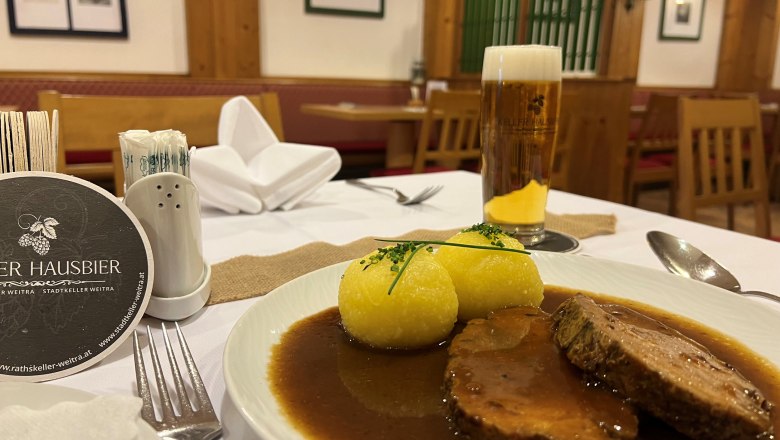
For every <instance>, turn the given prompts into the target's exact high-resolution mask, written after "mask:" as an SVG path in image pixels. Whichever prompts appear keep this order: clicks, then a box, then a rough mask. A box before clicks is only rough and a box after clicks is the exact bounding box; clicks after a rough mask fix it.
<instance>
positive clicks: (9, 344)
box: [0, 172, 154, 382]
mask: <svg viewBox="0 0 780 440" xmlns="http://www.w3.org/2000/svg"><path fill="white" fill-rule="evenodd" d="M0 206H2V209H0V381H4V380H5V381H8V380H12V381H25V382H39V381H46V380H51V379H56V378H59V377H64V376H68V375H71V374H74V373H76V372H79V371H81V370H83V369H85V368H87V367H89V366H91V365H94V364H95V363H97V362H99V361H100V360H101V359H103V358H105V357H106V356H108V354H109V353H111V351H113V350H114V349H116V348H117V347H118V346H119V345H120V344H121V343H122V342H123V341H124V339H125V338H126V337H127V336H129V334H130V332H131V331H132V330H133V329H134V328H135V326H136V324H138V321H139V320H140V319H141V317H142V316H143V314H144V311H145V310H146V306H147V304H148V301H149V297H150V295H151V289H152V284H153V278H154V273H153V271H154V264H153V260H152V251H151V247H150V245H149V240H148V239H147V237H146V234H145V232H144V230H143V228H142V227H141V225H140V223H139V222H138V220H137V219H136V217H135V216H134V215H133V214H132V213H131V212H130V210H129V209H128V208H127V207H125V206H124V204H122V203H121V202H120V201H119V200H118V199H117V198H116V197H115V196H114V195H113V194H110V193H109V192H108V191H106V190H104V189H102V188H100V187H98V186H97V185H94V184H92V183H89V182H87V181H84V180H82V179H78V178H75V177H71V176H67V175H63V174H55V173H44V172H24V173H9V174H0Z"/></svg>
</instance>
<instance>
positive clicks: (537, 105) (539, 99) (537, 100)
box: [528, 95, 544, 116]
mask: <svg viewBox="0 0 780 440" xmlns="http://www.w3.org/2000/svg"><path fill="white" fill-rule="evenodd" d="M543 108H544V95H536V97H534V99H532V100H531V102H530V103H529V104H528V111H529V112H534V114H535V115H537V116H539V114H540V113H541V112H542V109H543Z"/></svg>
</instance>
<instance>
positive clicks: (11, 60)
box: [0, 0, 188, 74]
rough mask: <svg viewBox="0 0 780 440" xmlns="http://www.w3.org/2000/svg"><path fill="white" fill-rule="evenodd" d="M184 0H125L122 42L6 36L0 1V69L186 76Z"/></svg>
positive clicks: (5, 16)
mask: <svg viewBox="0 0 780 440" xmlns="http://www.w3.org/2000/svg"><path fill="white" fill-rule="evenodd" d="M184 1H185V0H130V1H127V2H126V4H127V15H128V17H127V21H128V34H129V38H128V39H127V40H122V39H111V38H93V37H63V36H37V35H36V36H28V35H24V36H19V35H11V34H10V31H9V29H8V27H9V26H8V8H7V6H6V4H5V2H3V3H2V4H0V57H2V58H0V60H1V61H0V71H30V72H38V71H59V72H96V73H153V74H185V73H187V71H188V64H187V33H186V25H185V21H184Z"/></svg>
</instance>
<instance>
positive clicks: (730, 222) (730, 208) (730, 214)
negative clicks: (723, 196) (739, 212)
mask: <svg viewBox="0 0 780 440" xmlns="http://www.w3.org/2000/svg"><path fill="white" fill-rule="evenodd" d="M726 227H727V228H729V230H730V231H733V230H734V204H733V203H729V204H728V205H726Z"/></svg>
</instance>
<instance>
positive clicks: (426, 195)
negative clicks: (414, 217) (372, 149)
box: [347, 179, 443, 205]
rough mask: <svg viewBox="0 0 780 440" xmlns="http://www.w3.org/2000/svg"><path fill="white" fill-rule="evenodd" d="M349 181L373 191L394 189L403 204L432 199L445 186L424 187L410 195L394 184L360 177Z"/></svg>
mask: <svg viewBox="0 0 780 440" xmlns="http://www.w3.org/2000/svg"><path fill="white" fill-rule="evenodd" d="M347 183H348V184H350V185H355V186H358V187H360V188H364V189H367V190H371V191H374V190H377V189H383V190H388V191H392V192H393V194H395V201H396V202H398V203H400V204H401V205H415V204H417V203H421V202H424V201H426V200H428V199H430V198H431V197H433V196H435V195H436V194H437V193H438V192H439V191H441V190H442V188H443V187H442V186H441V185H432V186H428V187H426V188H424V189H423V190H422V191H420V192H419V193H417V194H416V195H414V196H411V197H410V196H407V195H406V194H404V193H402V192H401V191H400V190H399V189H398V188H394V187H392V186H385V185H376V184H373V183H371V184H369V183H366V182H363V181H362V180H358V179H347Z"/></svg>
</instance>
